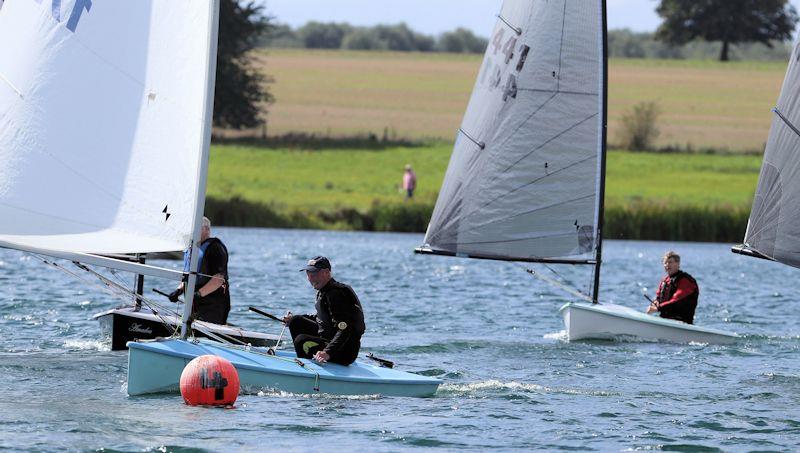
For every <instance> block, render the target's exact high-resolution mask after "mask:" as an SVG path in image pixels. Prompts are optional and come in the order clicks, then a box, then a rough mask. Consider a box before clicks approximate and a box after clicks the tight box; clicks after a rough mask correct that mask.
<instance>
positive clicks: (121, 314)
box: [92, 307, 278, 351]
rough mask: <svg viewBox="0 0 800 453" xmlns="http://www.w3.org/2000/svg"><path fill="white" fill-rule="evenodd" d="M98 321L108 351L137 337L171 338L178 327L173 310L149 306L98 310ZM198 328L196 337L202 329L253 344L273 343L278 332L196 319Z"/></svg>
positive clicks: (125, 344)
mask: <svg viewBox="0 0 800 453" xmlns="http://www.w3.org/2000/svg"><path fill="white" fill-rule="evenodd" d="M92 319H96V320H97V321H98V322H99V323H100V328H101V330H102V332H103V335H104V336H106V337H108V338H111V350H112V351H121V350H125V349H128V346H127V343H128V342H129V341H136V340H152V339H156V338H168V337H171V336H172V335H173V334H174V333H175V332H176V331H179V330H180V324H181V318H180V315H178V314H177V313H174V312H161V313H155V312H153V311H152V310H150V309H148V308H144V307H142V308H140V309H138V310H137V309H135V308H134V307H121V308H114V309H111V310H107V311H104V312H101V313H97V314H96V315H94V316H92ZM195 325H196V326H198V327H199V328H200V329H195V330H193V333H194V335H195V336H197V337H206V335H205V334H204V333H203V331H204V330H205V331H208V332H211V333H212V334H214V335H218V336H221V337H223V338H230V339H232V340H233V341H238V342H241V343H245V344H247V343H249V344H250V345H252V346H275V343H276V342H277V341H278V336H277V335H271V334H266V333H262V332H255V331H252V330H245V329H242V328H239V327H236V326H231V325H220V324H213V323H210V322H204V321H196V322H195Z"/></svg>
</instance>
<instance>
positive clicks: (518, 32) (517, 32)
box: [497, 14, 522, 36]
mask: <svg viewBox="0 0 800 453" xmlns="http://www.w3.org/2000/svg"><path fill="white" fill-rule="evenodd" d="M497 18H498V19H500V20H501V21H502V22H503V23H504V24H506V25H508V28H510V29H512V30H514V33H516V34H517V36H519V35H521V34H522V29H521V28H519V27H515V26H513V25H511V23H510V22H508V21H507V20H506V19H505V18H504V17H503V16H501V15H500V14H498V15H497Z"/></svg>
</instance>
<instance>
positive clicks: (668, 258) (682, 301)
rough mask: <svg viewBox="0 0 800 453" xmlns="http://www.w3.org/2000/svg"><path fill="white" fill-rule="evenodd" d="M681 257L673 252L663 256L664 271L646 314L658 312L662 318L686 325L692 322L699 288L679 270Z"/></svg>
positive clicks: (690, 277)
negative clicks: (664, 274)
mask: <svg viewBox="0 0 800 453" xmlns="http://www.w3.org/2000/svg"><path fill="white" fill-rule="evenodd" d="M680 266H681V257H680V256H679V255H678V254H677V253H675V252H667V254H666V255H664V271H666V273H667V275H666V276H665V277H664V279H663V280H661V283H659V285H658V290H657V291H656V299H655V300H654V301H653V303H652V304H651V305H650V307H648V309H647V313H653V312H656V311H657V312H659V315H660V316H661V317H662V318H668V319H677V320H678V321H683V322H685V323H687V324H692V323H693V322H694V311H695V309H696V308H697V299H698V297H699V296H700V287H699V286H698V285H697V281H696V280H695V279H694V277H692V276H691V275H689V274H687V273H686V272H683V271H682V270H680Z"/></svg>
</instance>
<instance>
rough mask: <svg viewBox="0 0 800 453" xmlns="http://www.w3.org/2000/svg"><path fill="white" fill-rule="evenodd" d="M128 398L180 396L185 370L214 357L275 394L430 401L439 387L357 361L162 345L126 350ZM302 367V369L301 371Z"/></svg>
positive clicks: (245, 382) (246, 384) (247, 385)
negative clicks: (322, 360)
mask: <svg viewBox="0 0 800 453" xmlns="http://www.w3.org/2000/svg"><path fill="white" fill-rule="evenodd" d="M128 348H129V351H128V389H127V391H128V394H129V395H131V396H135V395H143V394H148V393H164V392H177V391H179V384H180V376H181V372H182V371H183V368H184V367H185V366H186V364H187V363H189V362H190V361H191V360H192V359H194V358H195V357H198V356H200V355H205V354H212V355H217V356H220V357H223V358H225V359H227V360H229V361H230V362H231V363H232V364H233V366H234V367H236V370H237V371H238V373H239V381H240V384H241V386H242V388H244V389H246V390H253V391H255V390H260V389H272V390H279V391H285V392H291V393H298V394H308V393H310V394H314V393H326V394H333V395H385V396H413V397H422V396H431V395H433V394H434V393H436V389H437V388H438V387H439V384H440V383H441V381H440V380H439V379H435V378H431V377H427V376H420V375H417V374H412V373H407V372H404V371H398V370H394V369H389V368H382V367H379V366H373V365H371V364H368V363H363V362H360V361H356V362H355V363H353V364H351V365H349V366H342V365H337V364H334V363H325V364H319V363H316V362H313V361H310V360H306V359H299V360H298V359H296V356H295V354H294V353H289V352H285V351H278V355H276V356H272V355H267V354H265V353H262V352H257V351H256V350H255V348H253V349H251V350H250V351H247V350H245V349H243V348H233V347H229V346H224V345H218V344H212V343H211V342H208V341H203V342H198V343H195V342H190V341H185V340H159V341H152V342H131V343H129V344H128ZM301 364H302V365H301Z"/></svg>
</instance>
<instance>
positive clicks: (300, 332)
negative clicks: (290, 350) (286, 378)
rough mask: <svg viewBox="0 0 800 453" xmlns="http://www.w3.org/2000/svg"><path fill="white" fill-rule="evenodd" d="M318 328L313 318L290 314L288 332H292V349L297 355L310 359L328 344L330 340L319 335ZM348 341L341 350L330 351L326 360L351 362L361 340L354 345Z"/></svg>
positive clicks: (345, 363) (341, 363)
mask: <svg viewBox="0 0 800 453" xmlns="http://www.w3.org/2000/svg"><path fill="white" fill-rule="evenodd" d="M318 329H319V326H317V322H316V321H315V320H314V319H311V318H310V317H308V316H305V315H295V316H292V319H291V321H289V332H290V333H291V334H292V342H293V343H294V351H295V352H296V353H297V357H300V358H304V359H311V358H313V357H314V354H316V353H317V352H319V351H322V350H324V349H325V347H327V346H328V343H329V341H330V340H327V339H325V338H322V337H320V336H319V333H318V332H319V331H318ZM349 343H350V342H348V343H346V344H345V347H344V348H342V349H343V350H342V351H337V352H335V353H332V354H331V357H330V359H328V361H329V362H332V363H338V364H340V365H350V364H351V363H353V362H354V361H355V360H356V357H357V356H358V350H359V349H360V347H361V342H360V341H356V342H355V345H350V344H349ZM353 346H355V347H353Z"/></svg>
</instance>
